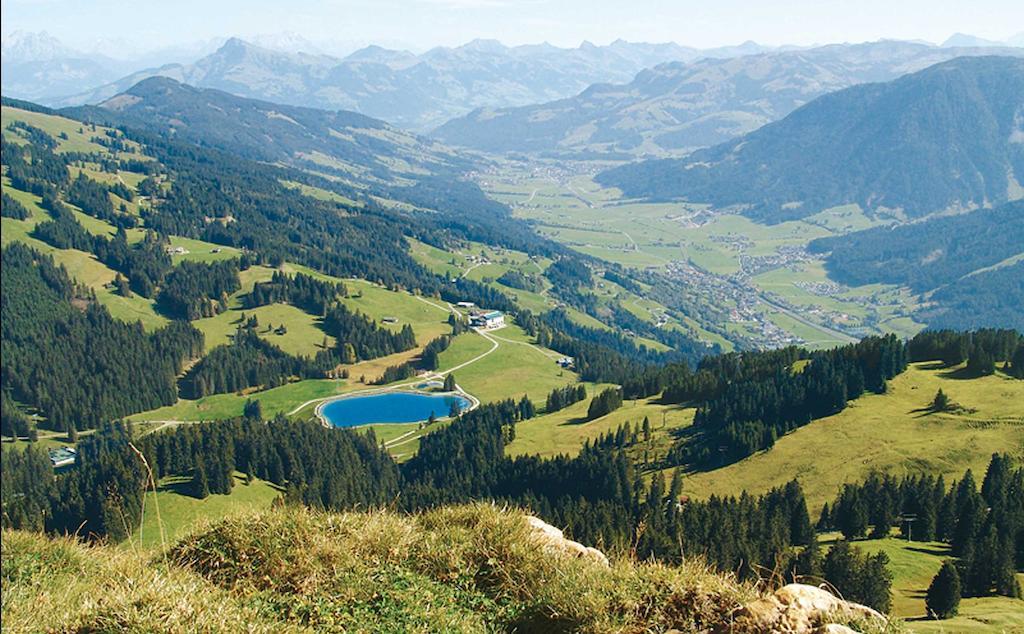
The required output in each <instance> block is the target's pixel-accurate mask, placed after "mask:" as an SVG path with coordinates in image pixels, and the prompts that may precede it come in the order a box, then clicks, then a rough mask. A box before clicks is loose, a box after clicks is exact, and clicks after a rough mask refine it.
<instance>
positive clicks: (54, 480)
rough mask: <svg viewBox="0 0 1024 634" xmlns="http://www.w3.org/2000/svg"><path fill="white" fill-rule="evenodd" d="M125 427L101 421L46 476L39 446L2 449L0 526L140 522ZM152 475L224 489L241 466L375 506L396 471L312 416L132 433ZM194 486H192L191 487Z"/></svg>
mask: <svg viewBox="0 0 1024 634" xmlns="http://www.w3.org/2000/svg"><path fill="white" fill-rule="evenodd" d="M131 442H132V433H131V429H130V428H128V427H126V426H124V425H122V424H108V425H106V426H105V427H104V428H103V429H102V430H100V431H98V432H97V433H95V434H93V435H90V436H88V437H83V438H82V440H81V441H79V443H78V456H77V459H76V464H75V468H74V469H72V470H70V471H69V472H67V473H65V474H60V475H57V476H54V473H53V468H52V467H51V466H50V461H49V458H48V457H47V455H46V452H45V451H43V450H42V449H39V448H37V447H35V446H30V447H28V448H27V449H26V450H25V451H23V452H22V451H16V450H11V449H7V448H5V449H4V450H3V451H2V458H3V467H2V468H3V474H4V477H3V479H2V500H3V516H2V522H3V526H4V527H5V528H7V527H10V528H21V529H30V530H48V531H52V532H56V533H68V534H78V535H82V536H87V537H88V536H92V537H107V538H109V539H111V540H113V541H120V540H122V539H124V538H125V537H127V536H128V535H130V534H131V533H132V532H133V531H134V530H135V528H136V527H137V526H139V521H140V519H141V509H142V495H143V492H144V490H145V488H146V486H147V483H148V475H147V474H146V472H145V467H144V464H143V461H142V458H141V457H140V455H139V454H137V453H136V452H135V450H134V449H132V447H130V446H129V443H131ZM135 443H136V448H137V449H138V451H139V452H140V453H141V455H143V456H145V458H146V463H147V464H148V465H149V466H150V467H151V468H152V469H153V470H154V474H153V475H154V477H156V478H160V477H164V476H172V475H174V476H189V477H191V478H192V485H193V488H192V492H193V493H195V494H200V495H201V494H202V493H204V492H205V493H206V494H210V493H227V492H229V491H230V490H231V487H232V486H233V480H234V478H233V473H234V472H236V471H240V472H243V473H246V474H248V475H250V476H253V477H258V478H261V479H264V480H267V481H269V482H271V483H273V484H275V485H277V486H279V487H281V488H282V489H284V490H285V498H286V500H287V501H289V502H295V503H301V504H305V505H308V506H311V507H314V508H326V509H336V510H337V509H344V508H352V507H357V506H359V507H365V506H379V505H383V504H386V503H388V502H389V501H390V500H392V499H393V498H394V497H395V495H397V492H398V481H399V473H398V468H397V467H396V465H395V463H394V462H393V461H392V460H391V458H390V457H389V456H388V455H387V453H386V452H385V451H384V450H382V449H381V448H380V447H379V446H378V444H377V441H376V439H375V438H373V436H372V433H371V434H370V435H360V434H355V433H351V432H345V431H339V430H334V429H327V428H325V427H323V426H322V425H319V424H316V423H293V422H290V421H287V420H285V419H283V418H279V419H275V420H274V421H272V422H269V423H267V422H262V421H258V420H253V419H236V420H231V421H224V422H219V423H201V424H196V425H182V426H179V427H176V428H173V429H169V430H166V431H163V432H160V433H156V434H151V435H148V436H145V437H143V438H139V439H135ZM197 485H198V486H197Z"/></svg>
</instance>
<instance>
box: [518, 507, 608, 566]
mask: <svg viewBox="0 0 1024 634" xmlns="http://www.w3.org/2000/svg"><path fill="white" fill-rule="evenodd" d="M526 522H527V523H528V524H529V525H530V528H532V529H533V534H534V537H536V538H537V541H539V542H540V543H541V544H543V545H544V546H545V547H546V548H548V549H549V550H552V551H555V552H562V553H567V554H570V555H574V556H576V557H583V558H586V559H590V560H592V561H596V562H598V563H601V564H604V565H605V566H607V565H609V564H608V558H607V557H606V556H605V554H604V553H602V552H601V551H600V550H598V549H596V548H590V547H588V546H584V545H583V544H581V543H579V542H574V541H573V540H571V539H567V538H566V537H565V534H564V533H563V532H562V531H561V530H560V529H557V528H555V527H554V526H552V525H551V524H548V523H547V522H545V521H544V520H542V519H540V518H539V517H533V516H532V515H527V516H526Z"/></svg>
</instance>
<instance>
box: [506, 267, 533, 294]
mask: <svg viewBox="0 0 1024 634" xmlns="http://www.w3.org/2000/svg"><path fill="white" fill-rule="evenodd" d="M496 281H497V282H498V283H499V284H504V285H505V286H508V287H509V288H518V289H520V290H523V291H531V292H534V293H539V292H541V291H543V290H544V282H543V281H542V280H541V279H540V278H539V277H538V276H536V275H526V274H524V273H522V272H521V271H517V270H515V269H509V270H507V271H505V272H504V273H502V274H501V275H500V276H498V279H497V280H496Z"/></svg>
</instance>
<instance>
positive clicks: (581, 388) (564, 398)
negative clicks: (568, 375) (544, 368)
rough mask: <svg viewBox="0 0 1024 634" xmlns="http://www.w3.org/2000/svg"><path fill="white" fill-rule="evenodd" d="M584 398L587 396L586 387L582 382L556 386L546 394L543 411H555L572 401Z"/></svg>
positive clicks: (576, 401)
mask: <svg viewBox="0 0 1024 634" xmlns="http://www.w3.org/2000/svg"><path fill="white" fill-rule="evenodd" d="M585 398H587V388H586V386H585V385H583V384H582V383H578V384H575V385H566V386H564V387H556V388H555V389H553V390H551V393H550V394H548V398H547V401H546V404H545V407H544V411H545V413H548V414H550V413H552V412H557V411H558V410H560V409H565V408H566V407H569V406H570V405H572V404H573V403H578V402H580V401H582V400H584V399H585Z"/></svg>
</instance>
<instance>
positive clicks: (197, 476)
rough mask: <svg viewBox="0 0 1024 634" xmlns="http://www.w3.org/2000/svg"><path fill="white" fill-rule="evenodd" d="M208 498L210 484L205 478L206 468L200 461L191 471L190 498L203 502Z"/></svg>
mask: <svg viewBox="0 0 1024 634" xmlns="http://www.w3.org/2000/svg"><path fill="white" fill-rule="evenodd" d="M209 496H210V482H209V480H207V478H206V467H204V466H203V462H202V461H201V460H200V461H198V462H196V466H195V469H194V470H193V471H192V497H196V498H199V499H200V500H205V499H206V498H208V497H209Z"/></svg>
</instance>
